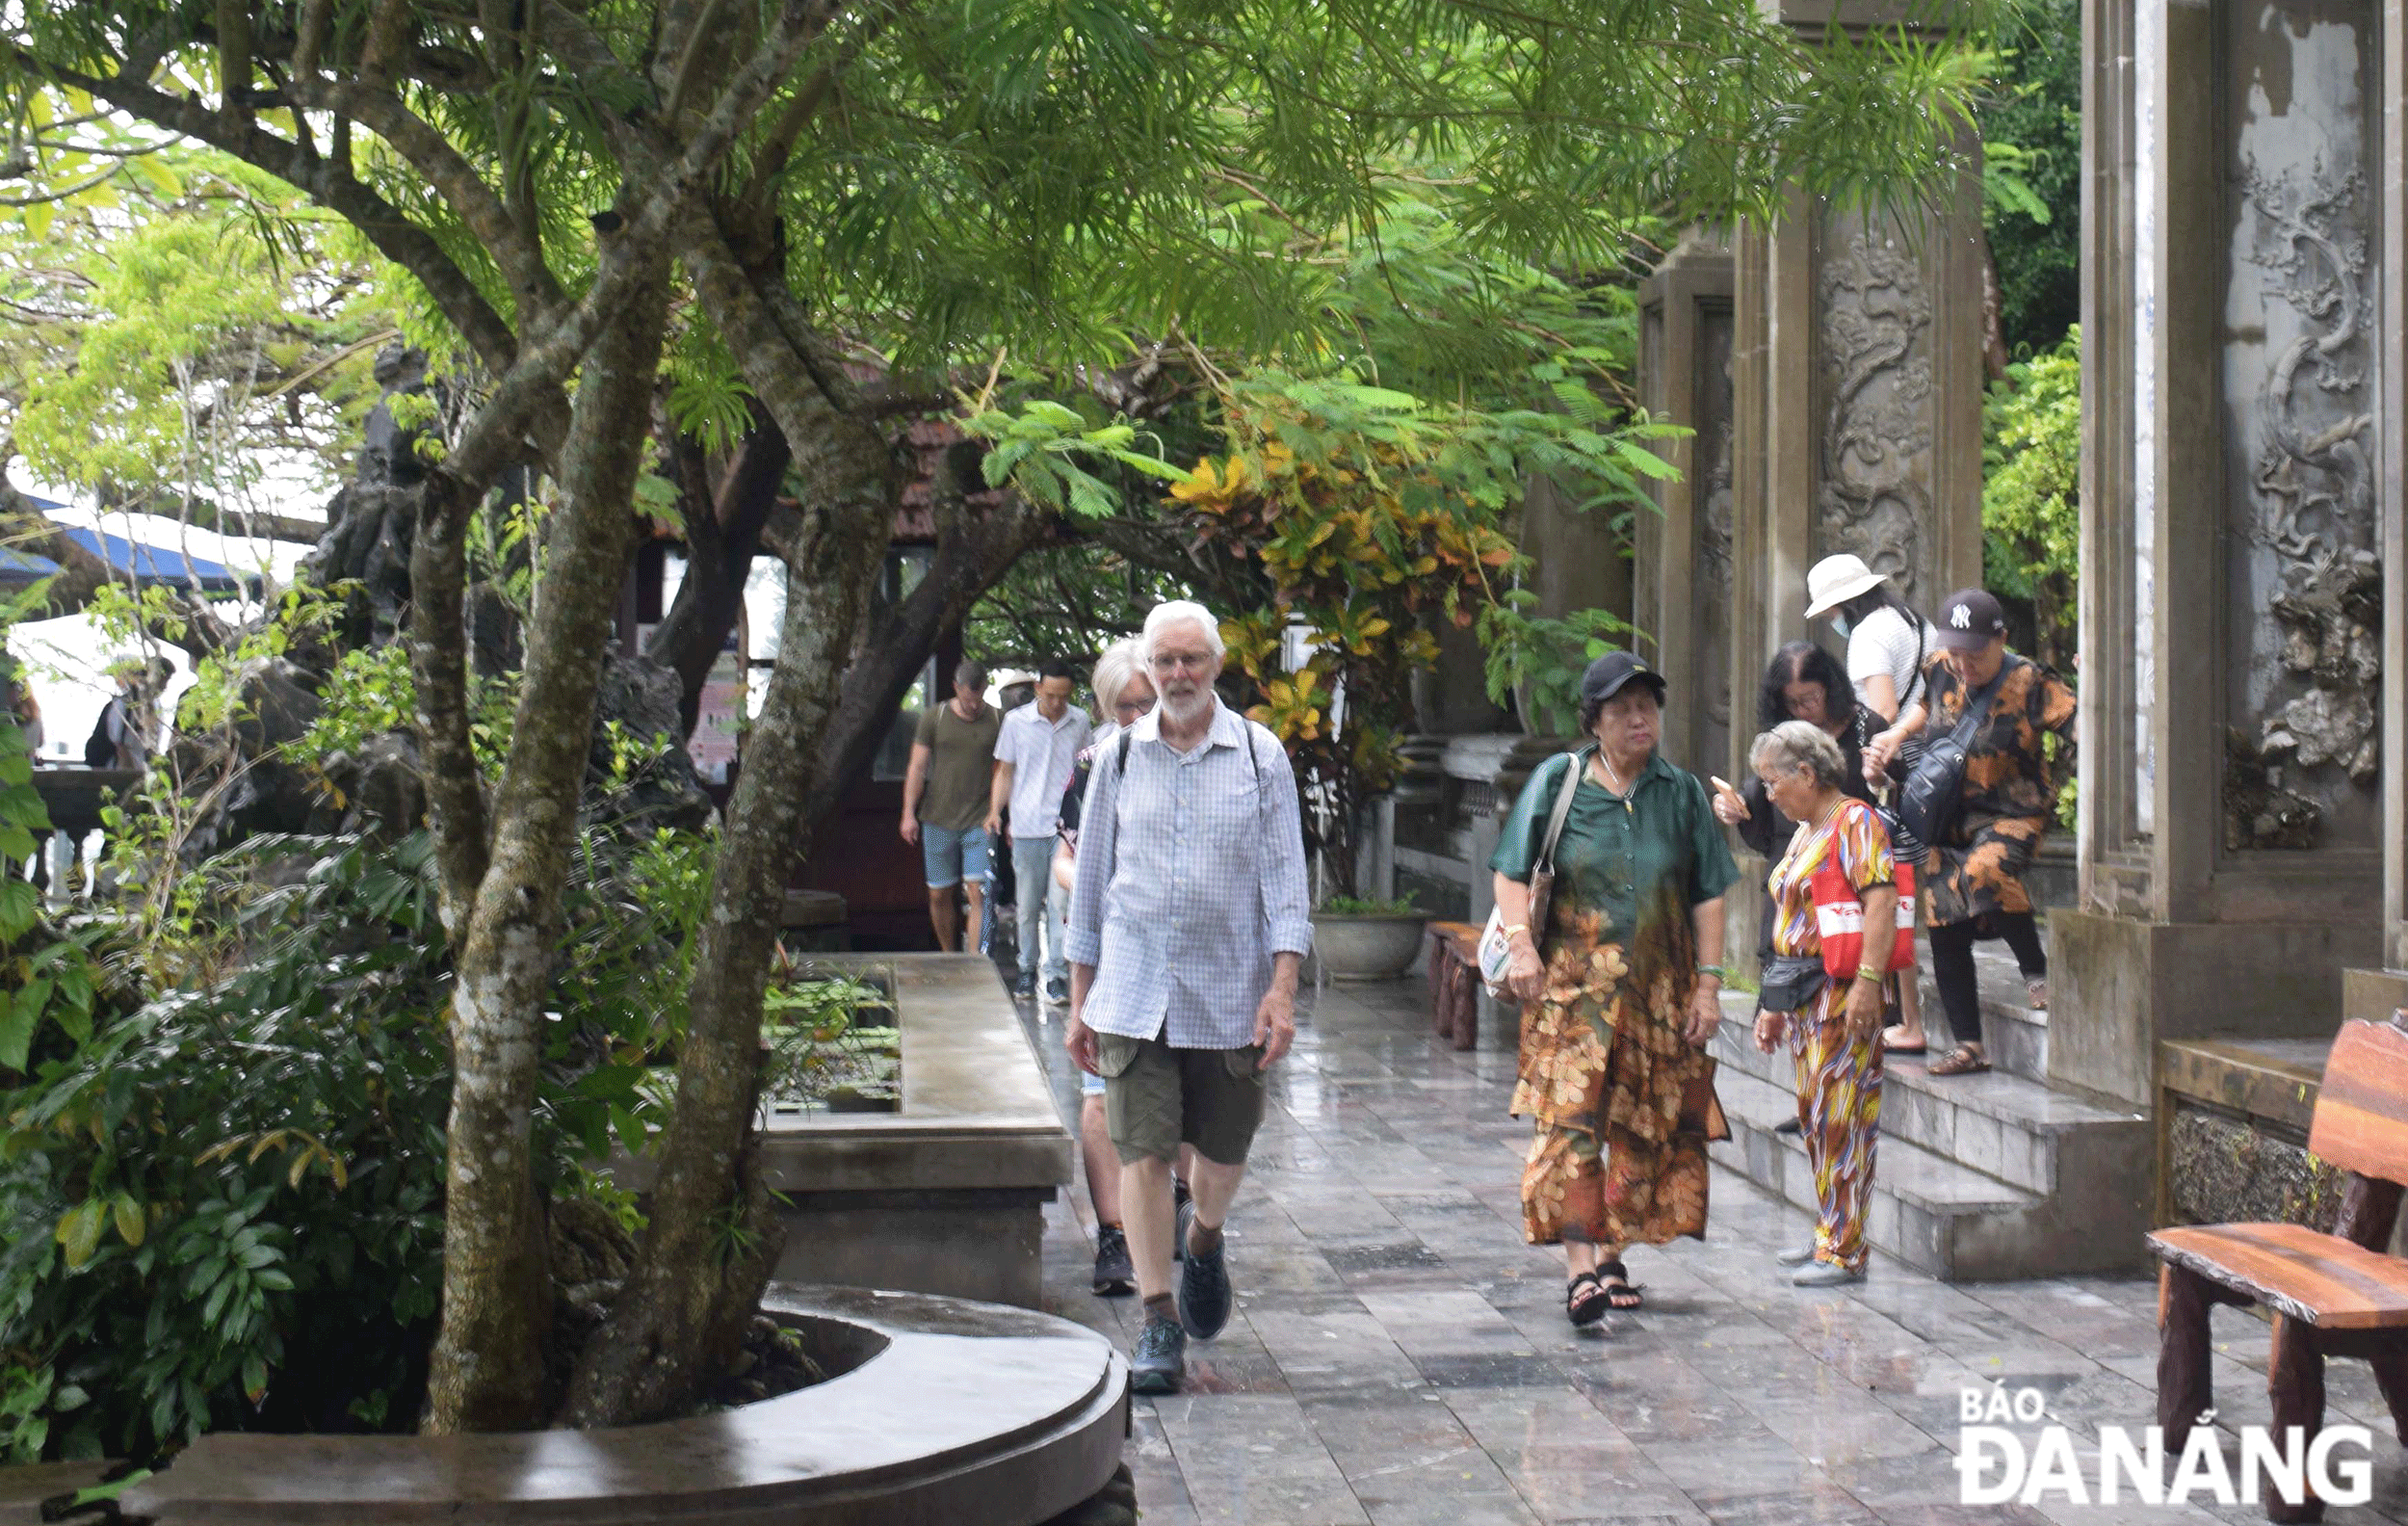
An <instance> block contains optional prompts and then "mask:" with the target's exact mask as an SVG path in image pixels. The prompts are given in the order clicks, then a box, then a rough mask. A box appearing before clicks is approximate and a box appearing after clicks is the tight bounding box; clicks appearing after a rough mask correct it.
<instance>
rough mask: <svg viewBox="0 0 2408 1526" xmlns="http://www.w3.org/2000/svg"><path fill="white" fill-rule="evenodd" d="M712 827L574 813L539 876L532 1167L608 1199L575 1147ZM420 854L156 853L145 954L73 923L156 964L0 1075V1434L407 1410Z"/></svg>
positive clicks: (596, 1154)
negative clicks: (577, 833) (170, 862)
mask: <svg viewBox="0 0 2408 1526" xmlns="http://www.w3.org/2000/svg"><path fill="white" fill-rule="evenodd" d="M0 745H5V736H0ZM5 806H6V798H5V796H0V808H5ZM714 849H715V844H714V843H713V842H712V841H711V840H709V839H706V838H700V837H695V836H693V835H691V834H678V833H670V832H660V833H656V834H654V835H652V836H650V837H648V838H645V839H643V840H641V841H639V842H636V843H633V844H628V843H624V842H621V841H620V840H618V839H617V838H615V837H613V836H611V835H610V834H608V833H603V832H589V833H587V834H586V835H585V837H584V838H583V839H582V840H581V844H580V851H579V856H578V864H579V869H578V873H577V875H576V878H575V882H574V883H573V884H572V885H571V887H570V893H569V895H568V897H567V911H568V916H569V921H570V926H569V934H568V938H567V942H566V949H565V957H564V970H563V977H562V980H561V984H560V987H559V988H558V992H557V995H556V1000H557V1001H558V1003H559V1006H560V1008H561V1010H562V1012H563V1014H564V1016H563V1020H562V1021H560V1022H558V1023H555V1024H553V1025H552V1028H551V1031H550V1033H549V1035H548V1036H547V1040H546V1048H545V1071H544V1081H543V1084H542V1087H541V1089H540V1092H539V1093H538V1096H537V1106H536V1129H535V1140H536V1151H537V1153H536V1160H535V1163H534V1164H535V1170H536V1174H537V1181H538V1183H539V1184H540V1185H541V1186H542V1187H543V1188H544V1189H546V1190H547V1191H550V1192H553V1193H555V1194H567V1195H574V1196H579V1197H590V1198H593V1199H595V1200H597V1201H599V1202H601V1203H602V1204H603V1205H604V1207H605V1208H607V1209H608V1210H609V1211H611V1212H612V1213H613V1215H614V1216H615V1217H616V1218H618V1219H619V1220H620V1222H621V1223H624V1224H628V1225H630V1226H631V1227H632V1226H634V1225H635V1224H636V1223H640V1216H639V1215H638V1213H637V1211H636V1204H635V1201H634V1198H633V1197H632V1196H631V1195H629V1194H627V1193H626V1192H625V1191H624V1190H622V1189H619V1188H617V1187H615V1186H614V1185H613V1184H612V1183H611V1182H610V1181H609V1180H608V1179H607V1178H605V1177H603V1176H601V1175H600V1174H598V1172H597V1171H595V1170H594V1165H595V1163H597V1162H599V1161H601V1160H603V1159H605V1158H606V1157H608V1156H609V1155H610V1154H611V1152H612V1150H613V1148H614V1146H615V1145H616V1146H619V1147H623V1148H625V1149H627V1150H629V1151H630V1152H641V1151H642V1150H643V1149H644V1148H645V1147H646V1145H647V1142H648V1139H649V1137H650V1133H651V1130H652V1127H653V1125H654V1123H655V1121H656V1119H655V1118H654V1115H655V1113H656V1112H657V1110H658V1108H659V1106H660V1102H659V1100H658V1099H657V1098H652V1097H648V1096H646V1095H645V1094H644V1093H643V1092H642V1082H643V1081H644V1079H645V1078H646V1076H647V1075H648V1074H650V1073H651V1072H650V1070H649V1064H650V1063H651V1062H653V1061H655V1060H657V1058H658V1056H659V1054H660V1053H661V1052H662V1050H663V1049H664V1048H665V1047H668V1046H673V1045H674V1042H675V1040H676V1037H677V1035H678V1033H679V1032H680V1031H682V1028H683V1024H684V1013H685V996H686V985H687V982H688V981H689V980H690V979H691V974H692V966H693V939H694V932H695V930H696V929H697V928H698V927H699V926H700V923H701V920H702V915H703V912H704V909H705V908H706V907H707V905H708V890H709V882H710V869H711V856H712V853H713V851H714ZM431 856H432V853H431V844H430V841H429V839H428V838H427V837H426V836H425V834H423V833H419V834H415V835H413V836H411V837H409V838H406V839H405V840H403V841H402V842H401V843H400V844H399V845H398V846H393V845H386V846H382V847H380V848H374V849H372V848H371V847H370V846H369V845H367V844H364V843H361V842H359V841H356V840H352V839H341V838H329V839H319V838H254V839H252V840H251V841H249V842H248V843H246V844H245V845H244V846H243V847H242V848H241V849H239V850H237V851H235V852H233V853H229V854H226V855H220V856H219V857H216V858H213V859H210V860H207V861H206V862H204V863H202V864H200V865H198V866H196V868H194V869H193V870H191V871H188V872H185V873H182V874H173V873H170V875H169V878H170V879H172V880H173V881H175V883H174V886H173V888H172V889H171V890H170V892H168V893H167V894H165V895H164V896H162V897H161V898H160V901H161V904H163V905H165V906H168V907H171V908H175V915H176V917H177V918H178V919H179V921H178V925H179V926H180V927H182V928H183V929H184V932H183V934H182V938H183V941H182V942H181V944H180V945H179V952H178V957H177V958H176V959H175V960H173V961H172V963H171V964H170V963H169V962H166V961H163V960H159V959H158V958H156V957H147V958H144V959H140V960H138V959H135V958H133V957H132V955H131V952H130V951H129V950H127V949H125V947H124V944H125V943H126V942H128V941H130V940H131V937H132V936H133V935H134V934H133V929H134V928H135V927H137V926H138V925H139V924H133V923H117V922H113V921H112V920H111V919H109V918H106V917H104V918H102V919H100V920H99V921H98V922H96V923H95V924H94V927H95V930H96V931H95V934H93V935H95V936H99V937H102V938H103V939H104V940H106V941H107V942H108V944H109V945H110V946H109V947H108V948H106V949H104V951H103V952H104V955H105V956H106V957H107V959H108V960H109V962H110V963H111V964H112V965H113V966H116V967H118V968H121V969H122V970H123V971H124V972H125V973H126V974H127V976H128V977H130V978H132V979H136V980H151V981H154V982H156V984H154V985H153V986H152V987H150V988H151V990H152V992H153V994H152V995H151V997H150V999H149V1000H147V1001H146V1002H144V1004H143V1005H142V1006H140V1008H139V1009H138V1010H135V1011H133V1012H132V1013H128V1014H126V1015H122V1016H117V1017H105V1018H103V1019H102V1020H99V1021H97V1022H86V1023H83V1024H80V1025H79V1024H76V1023H72V1022H69V1021H67V1020H66V1019H65V1017H59V1018H56V1019H54V1020H53V1021H52V1023H51V1024H50V1026H51V1027H53V1028H55V1029H56V1030H57V1033H56V1037H55V1039H54V1040H53V1041H52V1042H50V1043H49V1045H48V1046H47V1052H46V1053H43V1052H41V1051H39V1050H38V1053H37V1056H36V1059H35V1063H34V1066H33V1074H31V1075H30V1076H28V1077H25V1078H24V1080H23V1084H22V1085H21V1086H19V1087H18V1088H17V1089H16V1090H14V1091H13V1092H8V1093H7V1094H5V1095H4V1096H0V1115H4V1116H5V1118H7V1125H8V1126H7V1132H6V1135H5V1137H4V1138H0V1214H5V1215H6V1216H7V1222H8V1223H11V1224H13V1225H18V1226H21V1227H22V1228H23V1229H27V1230H30V1231H31V1232H20V1233H18V1234H16V1235H14V1236H13V1238H12V1240H11V1242H10V1243H9V1244H8V1245H7V1246H6V1247H5V1248H0V1445H5V1446H6V1447H7V1449H8V1450H7V1452H6V1454H5V1456H6V1457H7V1459H8V1460H36V1459H38V1458H42V1457H52V1458H56V1457H81V1456H100V1455H103V1454H104V1453H105V1454H108V1455H114V1456H131V1457H136V1458H152V1457H156V1456H158V1455H160V1454H162V1453H164V1452H169V1451H172V1450H173V1449H174V1448H175V1447H177V1446H179V1445H181V1444H182V1443H183V1442H185V1441H187V1440H189V1439H190V1438H191V1437H192V1436H194V1435H196V1434H199V1433H200V1432H201V1431H203V1430H210V1429H215V1430H228V1429H262V1430H286V1431H290V1430H309V1431H348V1430H362V1429H366V1430H384V1429H393V1428H406V1427H407V1426H408V1425H409V1424H410V1423H411V1421H412V1420H413V1418H414V1417H415V1415H416V1412H417V1408H418V1390H419V1386H420V1385H421V1384H422V1383H423V1381H424V1359H425V1353H426V1349H427V1345H428V1342H429V1341H430V1340H431V1339H432V1320H433V1316H434V1313H435V1309H436V1298H437V1292H438V1289H439V1287H440V1285H441V1264H440V1263H441V1253H442V1220H441V1212H442V1194H443V1179H444V1178H443V1171H444V1126H445V1119H446V1117H447V1115H448V1112H449V1106H450V1091H451V1066H450V1057H449V1050H448V1045H447V1043H446V1041H445V1036H444V1013H445V1010H446V1002H447V999H448V990H449V981H450V958H449V952H448V944H447V942H446V940H445V939H444V937H443V936H442V934H441V931H440V930H439V929H438V928H437V927H436V926H435V925H434V910H433V906H434V892H433V889H432V880H431V870H430V868H429V864H430V860H431ZM81 957H82V956H81V948H80V945H78V944H75V943H71V942H65V941H60V940H55V939H54V940H53V941H52V942H51V943H49V944H48V945H47V947H46V949H45V950H44V951H43V952H42V953H39V954H37V955H36V956H35V957H34V958H33V959H32V960H31V961H30V965H31V967H33V968H37V969H45V970H51V971H54V972H55V973H54V975H53V976H52V977H51V986H52V991H53V994H51V995H49V996H47V997H46V998H44V999H45V1000H47V1001H48V1003H49V1004H50V1008H51V1009H53V1010H57V1009H62V1008H65V1007H66V1006H68V1005H70V1004H71V1001H73V1000H81V1001H84V1002H86V1003H87V1004H91V1003H92V1002H93V1001H94V997H93V996H92V990H93V988H94V981H95V979H96V977H95V976H94V975H93V974H92V973H90V972H89V971H87V970H85V969H84V968H83V966H81V965H80V964H79V963H77V962H75V961H77V960H80V959H81ZM161 977H166V978H165V979H164V980H162V979H161ZM79 983H80V991H78V990H76V989H75V987H78V986H79ZM338 1350H339V1351H341V1352H343V1353H344V1354H345V1359H344V1360H343V1361H341V1362H327V1361H324V1360H321V1359H316V1358H317V1357H318V1356H319V1355H322V1354H323V1353H325V1352H327V1351H338Z"/></svg>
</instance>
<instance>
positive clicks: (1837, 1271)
mask: <svg viewBox="0 0 2408 1526" xmlns="http://www.w3.org/2000/svg"><path fill="white" fill-rule="evenodd" d="M1863 1280H1865V1269H1864V1268H1862V1267H1858V1268H1857V1269H1856V1270H1855V1271H1853V1272H1851V1271H1849V1270H1848V1269H1847V1268H1845V1267H1844V1266H1842V1265H1840V1263H1838V1262H1837V1261H1817V1262H1814V1263H1812V1264H1811V1265H1808V1266H1803V1267H1800V1268H1799V1269H1798V1272H1797V1276H1793V1277H1792V1278H1790V1282H1791V1284H1792V1285H1793V1286H1795V1287H1802V1288H1827V1287H1845V1286H1847V1285H1848V1284H1849V1283H1850V1282H1862V1281H1863Z"/></svg>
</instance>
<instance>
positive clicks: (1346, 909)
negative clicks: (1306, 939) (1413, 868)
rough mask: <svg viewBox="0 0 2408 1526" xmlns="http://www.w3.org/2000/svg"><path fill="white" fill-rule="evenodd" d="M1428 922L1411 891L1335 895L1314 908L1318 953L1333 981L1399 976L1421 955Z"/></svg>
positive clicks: (1391, 978)
mask: <svg viewBox="0 0 2408 1526" xmlns="http://www.w3.org/2000/svg"><path fill="white" fill-rule="evenodd" d="M1426 921H1427V919H1426V917H1425V916H1424V915H1423V913H1422V911H1421V908H1418V907H1416V906H1415V905H1414V904H1413V898H1412V897H1411V896H1405V897H1403V898H1401V899H1400V900H1396V901H1365V900H1363V899H1361V898H1359V897H1356V896H1332V897H1330V898H1329V899H1328V900H1327V901H1324V902H1323V903H1322V908H1321V909H1320V910H1318V911H1316V912H1314V913H1313V957H1314V958H1316V959H1318V960H1321V961H1322V973H1323V974H1325V975H1327V976H1328V977H1329V978H1330V979H1331V980H1334V981H1374V980H1394V979H1396V978H1397V977H1398V976H1400V975H1402V974H1403V973H1405V971H1407V970H1409V969H1411V968H1412V967H1413V961H1414V960H1416V959H1417V958H1419V957H1420V955H1421V952H1422V930H1423V928H1424V926H1425V925H1426Z"/></svg>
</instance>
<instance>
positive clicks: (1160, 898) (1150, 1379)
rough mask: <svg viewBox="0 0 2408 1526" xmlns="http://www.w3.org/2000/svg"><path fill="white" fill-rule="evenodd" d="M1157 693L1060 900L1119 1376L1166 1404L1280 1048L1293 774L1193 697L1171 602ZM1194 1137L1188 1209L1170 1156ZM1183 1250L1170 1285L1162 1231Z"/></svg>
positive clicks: (1091, 792)
mask: <svg viewBox="0 0 2408 1526" xmlns="http://www.w3.org/2000/svg"><path fill="white" fill-rule="evenodd" d="M1143 639H1144V650H1145V661H1146V666H1147V669H1148V671H1151V672H1152V674H1153V677H1154V687H1155V690H1156V692H1157V693H1158V694H1159V695H1160V702H1159V703H1158V704H1157V705H1156V706H1155V708H1154V710H1153V712H1152V713H1151V714H1149V715H1147V716H1145V717H1144V718H1142V719H1141V720H1139V722H1138V723H1137V724H1134V725H1132V726H1129V727H1128V728H1126V729H1125V730H1123V731H1122V732H1121V733H1120V735H1119V737H1118V738H1117V739H1116V740H1115V741H1114V742H1112V743H1111V744H1108V745H1107V746H1106V748H1105V749H1104V750H1102V751H1100V752H1099V753H1098V754H1097V755H1096V758H1095V763H1094V776H1093V779H1092V781H1091V782H1090V783H1089V785H1088V786H1087V788H1088V795H1087V802H1086V809H1085V810H1084V811H1083V812H1082V813H1081V822H1082V825H1081V828H1080V834H1079V874H1078V883H1077V887H1076V889H1075V890H1074V891H1073V892H1072V895H1071V898H1070V935H1069V938H1068V940H1067V943H1068V948H1069V952H1070V1029H1069V1036H1068V1043H1069V1048H1070V1057H1071V1058H1072V1059H1073V1060H1074V1061H1076V1062H1077V1063H1078V1065H1079V1067H1080V1068H1081V1069H1083V1070H1087V1071H1091V1072H1093V1073H1094V1074H1097V1075H1100V1076H1102V1077H1103V1078H1104V1111H1105V1117H1106V1120H1107V1122H1108V1123H1109V1125H1110V1131H1111V1134H1112V1147H1113V1150H1114V1151H1115V1152H1116V1153H1117V1154H1118V1155H1119V1157H1120V1162H1121V1171H1120V1194H1121V1201H1120V1211H1121V1218H1122V1220H1123V1222H1124V1223H1125V1225H1126V1227H1127V1230H1128V1235H1129V1252H1130V1259H1131V1260H1132V1261H1133V1262H1135V1263H1136V1267H1137V1277H1138V1291H1139V1293H1140V1294H1141V1295H1143V1296H1144V1299H1145V1328H1144V1330H1143V1331H1142V1332H1141V1333H1140V1334H1139V1337H1138V1343H1137V1350H1136V1353H1135V1354H1134V1355H1133V1356H1132V1358H1131V1362H1130V1366H1131V1369H1132V1372H1133V1375H1134V1381H1135V1384H1136V1387H1137V1391H1138V1392H1139V1393H1150V1394H1164V1393H1176V1392H1177V1391H1178V1390H1179V1385H1180V1383H1181V1381H1183V1379H1184V1377H1185V1375H1186V1370H1187V1343H1188V1337H1189V1336H1191V1335H1192V1336H1194V1337H1195V1338H1196V1339H1198V1340H1209V1339H1211V1338H1212V1337H1213V1336H1215V1335H1217V1334H1218V1333H1219V1332H1220V1329H1221V1327H1222V1326H1223V1325H1225V1324H1227V1323H1228V1320H1229V1309H1230V1302H1231V1292H1230V1283H1229V1272H1228V1266H1227V1262H1226V1258H1225V1255H1224V1252H1223V1248H1222V1245H1221V1226H1222V1224H1223V1223H1224V1222H1225V1221H1226V1218H1227V1215H1228V1212H1229V1205H1230V1201H1231V1199H1233V1198H1234V1197H1236V1196H1237V1191H1238V1183H1239V1181H1240V1179H1241V1178H1242V1177H1243V1176H1244V1174H1245V1159H1246V1152H1247V1150H1248V1149H1249V1148H1250V1147H1251V1146H1252V1145H1253V1143H1254V1130H1255V1128H1256V1126H1257V1125H1258V1124H1260V1123H1261V1122H1262V1118H1263V1096H1264V1072H1266V1071H1267V1070H1269V1068H1270V1066H1273V1065H1274V1064H1276V1063H1277V1062H1278V1060H1279V1058H1280V1056H1282V1055H1284V1054H1286V1053H1287V1052H1288V1045H1289V1043H1290V1042H1291V1041H1292V1040H1293V1039H1295V1037H1296V976H1297V972H1298V970H1299V969H1300V968H1301V967H1302V965H1303V961H1304V956H1305V955H1306V954H1307V953H1308V952H1310V951H1311V948H1312V943H1313V924H1312V920H1311V909H1312V908H1311V904H1310V902H1309V899H1308V897H1307V895H1306V891H1305V879H1304V834H1303V830H1302V827H1301V823H1300V818H1299V813H1298V808H1297V803H1296V773H1295V771H1294V770H1293V769H1292V768H1291V767H1290V766H1289V763H1288V754H1287V752H1286V750H1284V749H1282V748H1281V747H1280V745H1279V739H1278V738H1276V737H1274V736H1272V735H1271V733H1270V732H1269V730H1267V729H1265V728H1264V727H1263V726H1260V725H1258V724H1255V723H1253V722H1251V721H1248V720H1246V719H1245V718H1244V717H1243V716H1241V715H1238V714H1237V713H1236V712H1234V711H1232V710H1230V709H1229V708H1228V707H1227V706H1225V705H1223V704H1222V703H1221V702H1220V697H1219V696H1217V694H1215V693H1214V692H1213V680H1215V679H1216V678H1217V677H1219V676H1220V666H1221V655H1222V647H1221V640H1220V627H1219V623H1218V622H1217V621H1216V620H1215V619H1214V618H1213V617H1212V614H1211V612H1209V611H1207V610H1206V609H1205V608H1204V607H1203V606H1202V605H1199V604H1192V603H1189V602H1187V601H1186V600H1176V601H1173V602H1170V603H1166V604H1162V605H1158V606H1156V608H1155V609H1154V611H1153V613H1152V614H1151V615H1149V616H1147V617H1146V621H1145V635H1144V638H1143ZM1182 1143H1185V1144H1188V1145H1193V1146H1195V1164H1194V1166H1193V1168H1192V1175H1191V1179H1190V1181H1189V1189H1190V1191H1191V1193H1192V1194H1193V1200H1192V1202H1191V1203H1189V1204H1187V1205H1184V1206H1181V1207H1178V1208H1174V1207H1173V1205H1172V1196H1171V1163H1172V1162H1173V1161H1174V1160H1175V1159H1176V1158H1177V1156H1178V1154H1179V1146H1180V1145H1181V1144H1182ZM1174 1235H1175V1236H1176V1237H1177V1238H1178V1239H1179V1240H1180V1241H1182V1242H1184V1244H1185V1247H1186V1251H1187V1256H1186V1260H1185V1262H1184V1264H1183V1265H1182V1268H1181V1271H1180V1276H1179V1284H1178V1289H1177V1292H1176V1293H1175V1294H1174V1293H1173V1291H1172V1288H1171V1272H1170V1269H1171V1247H1172V1241H1173V1236H1174Z"/></svg>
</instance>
